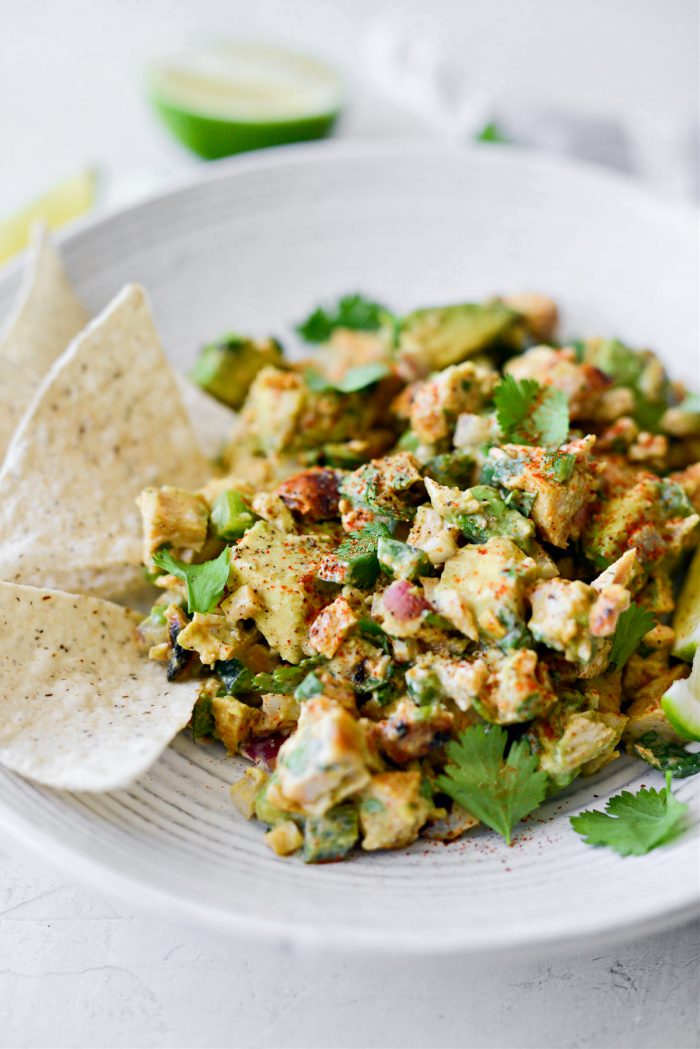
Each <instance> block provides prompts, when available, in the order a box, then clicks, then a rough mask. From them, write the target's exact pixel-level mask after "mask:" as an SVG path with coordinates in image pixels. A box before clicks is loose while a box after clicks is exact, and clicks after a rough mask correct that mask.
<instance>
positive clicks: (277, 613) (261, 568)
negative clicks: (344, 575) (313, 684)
mask: <svg viewBox="0 0 700 1049" xmlns="http://www.w3.org/2000/svg"><path fill="white" fill-rule="evenodd" d="M328 551H329V541H328V539H327V538H326V537H325V536H321V535H294V534H292V533H284V532H280V531H279V529H278V528H275V526H274V525H271V524H269V522H267V521H257V522H256V523H255V524H254V525H253V527H252V528H249V529H248V531H247V532H246V533H245V535H244V536H243V538H242V539H241V540H240V542H239V543H238V546H236V547H235V548H234V549H233V552H232V556H231V582H232V583H233V584H237V585H238V586H245V585H246V584H247V585H248V586H251V587H252V588H253V590H255V592H256V594H257V595H258V597H259V598H260V601H261V604H262V607H261V608H260V609H259V610H258V611H256V613H255V615H254V616H253V618H254V619H255V623H256V625H257V627H258V630H259V631H260V633H261V634H262V635H263V637H264V638H265V640H266V641H267V643H268V644H269V645H270V647H271V648H274V649H276V651H277V652H279V654H280V656H281V657H282V659H285V660H286V661H287V662H288V663H298V662H299V661H300V660H301V658H302V656H303V655H304V653H305V649H306V647H307V646H308V632H309V631H308V624H309V623H310V622H311V621H312V620H313V619H314V618H315V616H316V615H317V614H318V612H320V610H321V607H322V606H323V603H324V601H323V595H322V593H321V591H320V589H319V587H318V585H317V583H316V578H315V577H316V572H317V570H318V568H319V565H320V562H321V560H322V559H323V556H324V554H326V553H328ZM306 654H307V655H309V654H311V652H310V650H309V652H307V653H306Z"/></svg>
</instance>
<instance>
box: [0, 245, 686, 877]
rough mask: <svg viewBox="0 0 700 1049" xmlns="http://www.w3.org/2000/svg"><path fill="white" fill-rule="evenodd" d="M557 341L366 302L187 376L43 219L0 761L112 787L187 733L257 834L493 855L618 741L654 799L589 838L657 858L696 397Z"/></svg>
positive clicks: (500, 317) (7, 601)
mask: <svg viewBox="0 0 700 1049" xmlns="http://www.w3.org/2000/svg"><path fill="white" fill-rule="evenodd" d="M557 323H558V322H557V309H556V306H555V304H554V303H553V302H552V301H550V300H549V299H547V298H545V297H543V296H542V295H532V294H531V295H517V296H511V297H496V298H492V299H489V300H487V301H485V302H476V303H461V304H457V305H447V306H438V307H434V308H427V309H426V308H420V309H416V310H412V311H411V312H409V313H407V314H402V315H398V314H396V313H395V312H392V311H391V310H389V309H387V308H386V307H385V306H384V305H383V304H381V303H379V302H377V301H373V300H371V299H368V298H366V297H364V296H362V295H359V294H351V295H346V296H344V297H343V298H341V299H340V300H339V301H338V302H336V303H333V304H326V305H323V306H320V307H318V308H317V309H315V310H314V311H313V312H312V313H311V314H310V315H309V316H308V317H307V318H306V319H305V320H304V321H303V322H302V323H300V324H299V325H298V327H297V335H298V337H299V338H298V339H297V340H296V346H295V345H294V344H293V345H292V346H291V347H290V345H289V339H288V338H285V339H284V342H285V349H284V350H283V348H282V345H281V344H280V342H278V341H277V339H274V338H270V337H265V338H260V337H249V336H247V335H241V334H237V333H233V334H231V333H230V334H226V335H223V336H222V337H220V338H219V339H217V340H215V341H214V342H211V343H209V344H207V345H206V346H205V347H204V348H203V349H202V351H201V353H200V355H199V357H198V359H197V361H196V364H195V367H194V369H193V372H192V377H191V379H190V378H187V377H185V376H184V375H178V374H177V373H175V372H174V371H173V369H172V368H171V366H170V364H169V362H168V360H167V357H166V354H165V352H164V350H163V347H162V346H161V343H160V340H159V337H158V333H157V330H156V327H155V325H154V322H153V318H152V316H151V311H150V306H149V301H148V297H147V295H146V293H145V292H144V290H143V289H142V288H140V287H138V286H136V285H127V286H126V287H125V288H124V289H122V291H121V292H119V293H118V294H117V295H116V296H115V298H114V299H113V300H112V301H111V302H110V303H108V304H107V306H106V307H105V308H104V309H103V310H102V312H101V313H99V314H98V315H97V316H96V317H94V318H93V319H92V320H90V319H89V314H88V312H87V310H86V309H85V307H84V306H83V304H82V303H81V302H80V300H79V297H78V295H77V294H76V292H75V290H74V289H73V288H72V286H71V283H70V279H69V276H68V274H67V272H66V270H65V267H64V265H63V262H62V260H61V258H60V255H59V254H58V252H57V251H56V250H55V248H54V247H53V245H52V244H51V241H50V240H49V238H48V237H47V236H46V234H45V233H43V232H42V231H38V232H37V233H36V234H35V236H34V239H33V242H32V246H31V249H30V251H29V254H28V258H27V266H26V272H25V278H24V280H23V282H22V285H21V288H20V291H19V293H18V297H17V300H16V303H15V308H14V311H13V313H12V315H11V316H10V318H9V320H8V322H7V323H6V325H5V327H4V328H3V329H2V333H0V368H2V370H3V376H4V377H5V380H6V381H4V382H3V384H0V395H1V396H2V398H3V405H4V411H3V413H2V417H3V419H4V422H5V425H4V428H3V427H0V447H1V448H2V452H3V456H4V458H3V463H2V468H1V469H0V620H1V621H2V629H1V630H0V765H2V766H3V768H6V769H9V770H11V771H12V772H14V773H17V774H19V775H21V776H24V777H27V778H29V779H31V780H34V781H36V782H38V783H40V784H42V785H44V786H46V787H51V788H57V789H63V790H69V791H109V790H114V789H118V788H122V787H128V786H129V785H130V784H132V783H133V782H134V781H135V780H137V779H138V777H140V776H141V775H142V774H143V773H144V772H145V771H146V770H147V769H148V768H150V766H151V765H152V764H153V763H154V762H155V761H156V760H157V759H158V757H159V755H160V754H162V752H163V750H164V749H165V748H166V747H167V746H168V744H169V743H170V742H171V741H172V740H173V739H174V738H175V736H176V735H177V734H178V733H179V732H180V731H181V730H186V732H187V733H188V735H189V737H190V740H194V744H195V745H197V746H199V745H202V746H209V747H212V748H216V749H215V750H212V751H211V752H212V753H215V754H216V755H217V760H219V759H220V760H221V761H222V763H223V768H224V770H225V771H224V778H225V779H226V780H228V781H229V782H233V785H232V787H231V795H232V798H233V801H234V802H235V805H236V806H237V808H238V809H239V810H240V812H241V813H242V814H243V815H244V816H246V817H248V818H253V817H257V820H258V821H259V823H260V824H261V833H264V840H265V842H266V844H267V845H269V846H271V848H272V849H273V850H274V852H275V853H277V854H280V855H288V854H292V853H297V852H298V853H300V855H301V856H302V858H303V859H304V860H305V861H306V862H309V863H318V862H324V861H330V860H338V859H342V858H344V857H346V856H348V855H349V854H351V853H352V851H353V850H355V849H356V847H357V848H358V849H362V850H365V852H370V853H371V852H373V851H374V850H378V849H398V848H403V847H404V846H408V845H410V844H411V843H413V842H414V841H416V840H417V839H421V840H422V841H433V842H450V841H453V840H455V839H457V838H460V837H461V836H462V835H465V834H467V833H468V832H472V835H479V834H481V833H484V829H490V830H492V831H495V832H497V833H498V834H500V835H501V836H502V837H503V838H504V839H505V840H506V841H508V842H509V841H511V839H512V837H513V833H514V829H515V827H516V825H517V824H518V823H519V822H520V821H521V820H524V819H527V818H528V817H529V816H531V815H532V814H533V813H534V812H535V811H536V810H537V809H538V807H539V806H541V805H542V804H543V803H545V802H547V801H548V799H550V798H552V797H554V796H555V795H557V794H558V793H559V792H561V791H563V790H565V789H566V788H567V787H568V786H569V785H570V784H571V783H572V782H573V781H574V780H576V779H577V778H578V777H587V776H590V775H591V774H593V773H596V772H598V771H599V770H600V769H603V768H605V766H606V765H608V764H610V763H612V762H616V761H618V760H620V758H621V757H622V756H623V755H625V754H627V755H631V756H632V757H636V758H639V759H641V760H642V761H644V762H646V763H647V767H648V768H649V771H650V775H651V776H652V778H657V779H658V778H659V777H658V775H657V774H658V773H662V774H663V775H664V776H665V777H666V785H665V787H661V788H660V789H656V788H653V787H650V788H646V787H644V788H642V789H641V790H639V791H638V792H637V793H636V794H631V793H629V792H623V793H622V794H620V795H617V796H614V797H612V798H610V799H609V800H608V803H607V808H606V811H604V812H603V811H592V812H583V813H580V814H579V815H576V816H573V817H572V818H571V823H572V825H573V827H574V830H576V831H577V832H578V833H579V834H580V835H581V837H582V838H583V839H584V840H585V841H586V843H588V844H591V845H607V846H609V847H612V848H614V849H615V850H616V851H617V852H618V853H620V854H621V855H623V856H626V855H640V854H643V853H644V852H648V851H649V850H650V849H652V848H656V847H657V846H659V845H664V844H666V843H667V842H670V841H672V840H674V839H675V837H677V836H678V834H680V833H681V832H683V831H684V829H685V827H686V826H687V823H688V819H687V811H686V810H687V806H686V805H684V804H683V803H681V802H680V801H679V800H678V798H677V797H676V795H675V794H674V793H673V791H672V789H671V780H672V779H675V780H678V779H681V778H682V777H687V776H692V775H694V774H695V773H697V772H698V771H700V755H699V754H698V753H697V747H696V745H695V744H694V742H693V741H698V740H700V657H699V656H698V655H697V651H698V640H699V639H700V553H698V552H696V553H695V555H694V557H693V549H694V548H696V547H697V545H698V536H699V532H700V517H699V514H700V403H699V402H698V398H697V396H696V395H695V394H689V393H688V392H687V391H686V390H685V389H684V388H683V386H682V385H681V384H679V383H676V382H674V381H673V380H672V379H671V378H670V377H669V376H668V375H667V374H666V372H665V370H664V368H663V367H662V365H661V363H660V362H659V360H658V359H657V357H656V356H655V355H654V354H653V353H652V352H651V351H649V350H646V349H642V350H638V349H634V348H632V347H630V346H628V345H626V344H624V343H623V342H621V341H619V340H617V339H605V338H584V339H581V340H567V341H564V342H562V341H560V339H559V337H558V331H557ZM164 420H165V421H166V425H165V426H164ZM691 557H693V560H692V564H691V565H690V567H689V570H688V571H687V572H686V571H685V568H686V563H687V561H688V560H689V559H690V558H691ZM154 595H157V596H156V597H155V600H154ZM136 608H138V609H139V611H138V612H136V611H132V609H136ZM149 608H150V612H148V614H145V613H146V611H147V610H148V609H149ZM691 664H692V669H691ZM47 726H50V731H47ZM183 745H184V746H185V747H189V746H190V745H191V744H190V743H183ZM227 754H228V755H230V756H231V757H233V756H234V755H235V756H236V760H235V761H234V760H230V761H228V760H227V759H226V755H227ZM241 759H243V760H241ZM627 760H628V759H627ZM617 767H618V768H620V767H621V766H617ZM623 767H624V765H623ZM243 769H244V771H242V770H243ZM653 770H656V771H653ZM241 772H242V774H241ZM229 811H230V816H231V821H232V832H235V823H234V821H235V819H236V818H237V816H236V813H235V811H234V809H233V808H231V809H230V810H229ZM479 825H481V827H482V830H479V829H478V828H479ZM263 828H264V831H263Z"/></svg>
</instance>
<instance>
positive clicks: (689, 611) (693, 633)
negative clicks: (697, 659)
mask: <svg viewBox="0 0 700 1049" xmlns="http://www.w3.org/2000/svg"><path fill="white" fill-rule="evenodd" d="M672 626H673V629H674V630H675V632H676V639H675V641H674V643H673V654H674V656H675V657H676V658H677V659H684V660H685V661H686V663H690V662H691V661H692V659H693V657H694V656H695V652H696V650H697V647H698V644H700V547H698V549H697V550H696V551H695V557H694V558H693V560H692V561H691V563H690V568H689V569H688V575H687V576H686V579H685V582H684V583H683V589H682V590H681V593H680V597H679V598H678V604H677V605H676V610H675V612H674V613H673V623H672Z"/></svg>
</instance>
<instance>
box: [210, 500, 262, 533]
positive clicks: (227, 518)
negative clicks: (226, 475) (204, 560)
mask: <svg viewBox="0 0 700 1049" xmlns="http://www.w3.org/2000/svg"><path fill="white" fill-rule="evenodd" d="M257 520H258V515H257V514H254V513H253V511H252V510H251V509H250V507H249V506H248V504H247V503H246V501H245V499H244V498H243V496H242V495H241V493H240V492H237V491H236V490H235V489H233V488H232V489H230V490H229V491H226V492H222V493H221V495H219V496H217V498H216V501H215V503H214V505H213V506H212V508H211V512H210V514H209V523H210V525H211V530H212V532H213V533H214V535H215V536H217V538H219V539H227V540H230V539H240V538H241V536H242V535H244V534H245V532H246V531H247V529H248V528H251V527H252V526H253V525H254V524H255V522H256V521H257Z"/></svg>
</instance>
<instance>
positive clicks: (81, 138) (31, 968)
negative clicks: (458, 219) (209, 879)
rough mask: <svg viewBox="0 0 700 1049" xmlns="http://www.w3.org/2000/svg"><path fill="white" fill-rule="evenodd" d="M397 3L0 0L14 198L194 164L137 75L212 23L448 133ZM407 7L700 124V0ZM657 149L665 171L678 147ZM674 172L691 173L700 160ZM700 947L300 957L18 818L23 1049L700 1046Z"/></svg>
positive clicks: (546, 91) (358, 104)
mask: <svg viewBox="0 0 700 1049" xmlns="http://www.w3.org/2000/svg"><path fill="white" fill-rule="evenodd" d="M380 7H381V5H378V4H377V3H376V2H375V0H345V2H336V3H333V2H330V0H326V2H321V0H257V2H256V4H255V5H252V4H250V3H249V2H246V3H243V2H242V0H229V2H226V0H196V2H195V0H193V2H191V3H186V2H184V0H183V2H176V0H148V2H143V0H142V2H137V0H100V2H98V3H96V2H95V0H52V2H51V3H46V2H45V0H22V3H20V4H17V3H16V2H14V0H0V20H1V25H2V31H1V33H0V98H1V99H2V105H1V106H0V141H1V142H2V143H3V149H2V154H1V155H2V163H0V214H1V213H2V212H5V211H10V210H12V208H14V207H16V206H17V205H19V204H20V203H22V202H23V200H24V198H25V197H26V196H27V195H28V194H31V193H32V192H35V191H39V190H41V189H43V188H45V187H46V186H47V185H49V184H50V183H51V182H52V181H53V180H55V179H58V178H60V177H61V176H62V175H64V174H68V173H70V172H71V171H73V170H75V169H76V168H77V167H79V166H81V165H83V164H85V163H86V162H94V163H97V164H98V165H99V167H100V169H101V171H102V172H103V174H104V175H105V190H104V192H105V198H106V200H107V201H109V202H114V201H120V200H125V199H127V198H128V197H129V196H131V195H133V194H136V193H139V192H141V191H142V190H143V189H144V188H147V187H152V186H154V185H155V184H157V183H162V182H163V181H164V180H167V178H168V177H169V176H170V175H172V174H174V173H177V172H178V171H180V170H182V169H183V168H186V167H188V166H191V165H193V164H194V163H195V162H194V161H193V160H192V159H191V158H189V157H188V156H186V155H185V154H184V153H183V152H181V151H180V150H179V148H178V147H177V146H176V145H174V144H172V143H171V142H170V141H169V140H168V139H167V138H166V136H165V135H164V134H163V133H162V132H161V131H160V130H159V129H158V127H157V126H156V125H155V122H154V121H153V119H152V117H151V116H150V114H149V113H148V111H147V110H146V108H145V106H144V105H143V102H142V98H141V93H140V89H139V86H138V73H139V69H140V67H141V66H142V63H143V61H144V59H145V58H146V56H148V55H149V54H152V53H154V52H158V51H160V50H162V49H168V48H169V47H170V46H172V45H173V44H176V43H180V42H182V41H191V40H192V39H207V38H210V37H216V36H220V35H222V34H227V35H237V34H238V35H240V34H243V35H257V36H270V35H275V36H277V37H279V38H283V39H284V38H287V39H291V40H296V41H297V42H303V43H306V44H307V45H308V46H311V47H312V48H313V49H315V50H317V51H319V52H321V53H326V54H328V55H330V56H332V57H334V58H335V60H336V61H337V62H338V63H339V64H341V65H342V66H343V67H344V69H345V70H346V72H347V73H348V75H349V77H350V80H351V83H352V85H353V93H352V104H351V106H350V107H349V110H348V113H347V116H346V118H345V120H344V121H343V124H342V126H341V133H342V134H344V135H352V136H358V135H361V136H379V135H382V136H386V135H398V134H402V135H405V134H406V133H407V132H410V133H412V134H420V135H427V134H429V133H430V131H429V129H428V128H427V127H426V126H425V125H424V124H422V123H421V122H420V121H418V120H416V119H415V118H414V117H412V116H410V115H408V114H406V113H404V112H402V111H401V109H400V108H398V107H397V106H396V105H395V104H393V103H390V102H388V101H386V100H383V99H380V98H378V97H377V96H376V94H375V93H374V92H373V90H372V87H371V85H370V84H368V82H367V81H368V78H367V70H366V68H365V66H364V65H363V57H362V56H363V53H364V52H363V41H364V35H365V33H366V29H367V23H368V20H369V19H370V17H371V16H372V15H373V14H375V13H376V11H377V10H379V9H380ZM385 7H386V8H387V9H391V10H393V11H395V12H396V11H398V12H399V13H400V14H401V15H402V16H405V17H406V18H408V19H414V20H416V22H417V24H419V25H421V26H423V27H424V28H426V27H427V29H428V30H430V31H431V32H432V31H435V32H439V33H441V34H442V35H443V37H444V38H445V39H449V40H451V42H452V43H451V46H452V47H458V48H460V49H461V51H460V53H464V56H465V64H467V65H468V67H469V69H470V70H471V71H472V72H473V77H474V81H475V83H476V84H478V85H481V86H486V87H487V88H488V90H490V91H493V92H495V93H496V94H497V95H499V97H502V98H506V99H508V98H512V97H517V98H518V99H520V100H521V101H523V100H524V104H526V103H527V100H528V99H531V100H533V103H538V104H539V103H542V102H552V101H553V100H554V101H556V103H557V105H559V106H562V107H564V108H567V109H569V110H570V111H571V112H572V113H579V114H583V115H588V116H591V115H592V116H597V115H598V116H599V115H601V114H603V115H605V116H612V117H614V118H615V119H617V120H620V121H622V122H623V123H624V125H625V126H627V127H631V128H633V129H634V128H640V127H641V128H643V129H644V134H645V135H646V138H645V141H644V145H643V149H644V150H646V152H647V155H648V154H649V152H651V154H654V153H656V152H658V153H659V154H660V156H661V157H662V158H663V151H662V149H661V145H662V144H663V143H666V144H668V143H669V142H671V141H672V140H673V139H674V136H677V134H678V129H679V128H680V129H683V128H686V127H687V126H692V122H693V120H697V65H698V45H697V10H698V9H697V5H696V4H695V3H694V0H674V2H673V3H672V4H669V3H664V2H663V0H616V2H615V3H614V4H611V3H610V2H609V0H588V3H587V4H586V5H579V4H574V3H572V2H570V0H567V2H562V0H528V2H527V3H522V2H521V0H490V2H489V3H487V4H483V3H476V2H472V0H470V2H465V0H461V2H459V0H454V2H453V0H435V2H433V3H432V4H431V5H426V4H425V3H423V2H421V0H404V2H403V3H389V2H387V4H386V5H385ZM428 10H429V11H430V15H429V14H427V12H428ZM593 73H594V75H593ZM649 128H652V129H653V131H654V134H656V133H658V143H659V149H658V150H655V149H654V148H653V147H654V139H653V135H652V139H651V143H652V149H651V150H649V141H650V139H649ZM645 166H646V170H647V173H648V174H649V173H651V176H652V178H654V177H655V176H656V175H658V174H659V171H661V173H662V174H663V167H664V165H663V163H660V164H658V166H657V170H656V171H654V170H652V169H653V165H649V164H647V165H645ZM658 181H663V179H659V180H658ZM664 188H665V189H669V188H670V189H671V190H672V191H673V192H676V193H678V192H682V190H683V184H682V180H681V181H679V180H677V179H676V180H675V181H673V180H671V182H670V183H669V182H667V184H666V186H665V187H664ZM699 866H700V865H699ZM699 875H700V870H699ZM672 877H673V871H672V870H669V878H672ZM622 891H624V889H622ZM173 917H174V918H175V916H173ZM639 931H640V934H641V935H642V936H643V933H644V930H643V929H640V930H639ZM699 963H700V924H690V925H687V926H685V927H684V928H682V929H677V930H673V931H669V932H666V933H662V934H658V935H655V936H653V937H648V938H646V939H645V938H641V939H638V940H637V941H636V942H635V943H626V944H618V945H616V946H613V947H610V946H601V947H600V948H599V949H598V950H596V951H587V952H586V953H585V954H581V953H576V952H574V951H571V952H569V953H567V954H565V955H560V956H555V957H550V958H533V957H528V958H522V957H521V958H516V959H507V958H503V959H488V960H479V961H478V962H475V961H473V960H472V961H469V960H460V959H455V958H452V959H433V960H421V961H415V960H404V961H391V962H387V961H386V960H376V961H374V960H372V959H371V958H358V957H352V956H349V957H338V956H334V957H316V956H314V955H312V954H306V953H303V954H294V953H290V952H287V951H278V950H274V949H272V948H271V947H269V946H266V945H263V944H259V943H255V942H251V941H235V942H231V941H224V940H217V939H212V938H211V937H210V936H208V935H206V934H204V933H200V932H197V931H193V930H191V929H187V928H182V927H180V926H178V924H177V923H176V921H173V922H172V923H165V922H163V921H156V920H153V919H150V918H148V917H144V916H142V915H141V914H140V913H138V911H137V908H136V907H134V908H133V909H132V907H131V906H125V905H124V903H121V902H120V903H117V902H114V901H111V900H108V899H106V898H105V897H103V896H102V895H101V894H100V893H99V892H98V891H95V890H94V889H87V888H85V887H82V886H80V885H77V884H75V883H73V882H72V881H70V880H69V879H67V878H65V877H63V876H61V874H60V873H56V872H55V871H53V870H52V869H51V868H50V866H49V865H48V863H43V862H41V861H40V860H38V859H37V858H36V857H31V856H27V855H23V854H19V853H18V852H17V850H16V849H15V848H14V846H13V844H12V843H11V842H9V841H6V840H2V839H1V838H0V1047H10V1046H27V1047H29V1046H32V1047H33V1046H39V1047H42V1046H75V1047H78V1046H92V1047H102V1046H105V1047H107V1046H154V1047H155V1046H184V1047H190V1046H191V1047H195V1046H290V1047H292V1046H309V1047H312V1046H331V1047H337V1046H340V1047H342V1046H367V1047H370V1046H401V1047H403V1046H406V1047H409V1046H434V1047H437V1046H465V1047H490V1046H494V1047H496V1046H497V1047H518V1049H520V1047H530V1046H532V1047H543V1049H544V1047H548V1046H552V1047H560V1046H562V1047H567V1049H568V1047H571V1049H573V1047H587V1049H597V1047H617V1046H634V1047H638V1049H644V1047H662V1046H663V1047H669V1049H670V1047H679V1049H680V1047H686V1046H688V1047H697V1046H698V1045H700V1036H699V1034H698V1029H699V1026H700V1024H699V1021H700V1017H699V1009H700V975H699V973H700V965H699Z"/></svg>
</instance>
